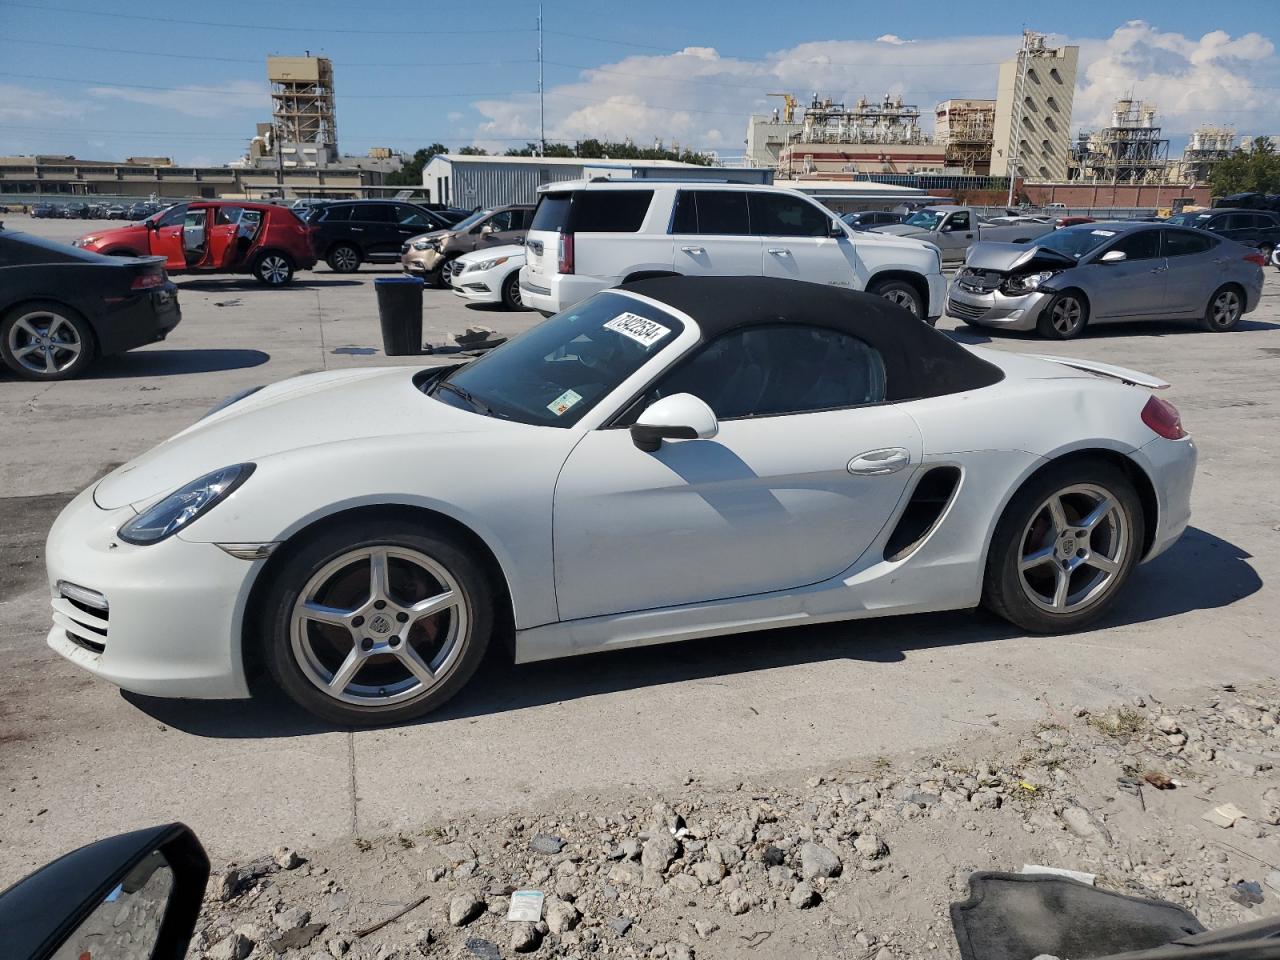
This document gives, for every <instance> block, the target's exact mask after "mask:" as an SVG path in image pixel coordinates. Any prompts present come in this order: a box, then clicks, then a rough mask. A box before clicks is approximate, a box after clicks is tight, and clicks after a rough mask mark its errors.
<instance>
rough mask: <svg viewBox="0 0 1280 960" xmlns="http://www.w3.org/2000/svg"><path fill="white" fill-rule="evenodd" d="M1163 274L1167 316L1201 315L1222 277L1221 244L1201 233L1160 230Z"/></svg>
mask: <svg viewBox="0 0 1280 960" xmlns="http://www.w3.org/2000/svg"><path fill="white" fill-rule="evenodd" d="M1160 232H1161V234H1162V235H1163V236H1162V238H1161V244H1162V247H1161V250H1162V252H1163V254H1164V257H1165V263H1166V264H1167V265H1168V267H1169V271H1168V273H1167V274H1165V277H1166V279H1165V310H1166V311H1167V313H1168V315H1169V316H1179V315H1182V316H1194V317H1198V316H1201V315H1202V314H1203V313H1204V311H1205V307H1206V306H1207V305H1208V303H1209V297H1210V296H1212V295H1213V292H1214V291H1215V290H1216V289H1218V285H1219V284H1220V283H1221V282H1222V280H1223V278H1224V277H1225V275H1226V269H1227V267H1226V259H1225V258H1224V257H1223V255H1222V253H1221V249H1220V248H1221V247H1222V243H1221V242H1220V241H1219V240H1217V239H1216V238H1215V237H1213V236H1211V235H1210V234H1209V233H1208V232H1206V231H1203V230H1178V229H1176V228H1173V227H1170V228H1167V229H1165V230H1161V231H1160Z"/></svg>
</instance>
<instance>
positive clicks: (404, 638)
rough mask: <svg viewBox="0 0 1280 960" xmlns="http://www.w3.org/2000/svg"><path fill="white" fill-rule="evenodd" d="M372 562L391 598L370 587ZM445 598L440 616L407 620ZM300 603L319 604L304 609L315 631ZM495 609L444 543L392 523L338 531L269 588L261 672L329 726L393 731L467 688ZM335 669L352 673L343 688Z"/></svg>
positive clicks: (306, 549) (292, 559)
mask: <svg viewBox="0 0 1280 960" xmlns="http://www.w3.org/2000/svg"><path fill="white" fill-rule="evenodd" d="M374 555H377V556H380V557H386V558H387V559H386V561H385V569H386V570H388V571H389V574H388V576H387V577H386V578H385V579H383V580H380V581H379V582H387V581H389V582H390V589H389V590H385V589H383V590H379V588H378V587H376V586H374V585H373V584H374V573H373V570H374V563H373V560H372V559H371V557H372V556H374ZM446 593H448V594H451V595H452V596H453V598H454V603H453V604H451V605H450V606H447V607H445V608H443V609H441V610H440V611H439V612H436V613H431V614H427V615H425V616H423V615H419V616H418V617H417V618H414V617H413V616H412V615H411V613H410V610H411V608H412V606H413V605H414V604H417V605H419V606H421V602H422V601H425V600H427V599H431V598H439V597H441V596H444V595H445V594H446ZM308 602H310V603H311V604H323V606H320V607H313V609H319V610H320V611H322V612H323V613H324V614H325V616H326V620H325V621H321V620H317V619H314V618H311V617H309V616H307V615H306V614H305V613H304V612H303V611H304V608H305V607H306V605H307V603H308ZM379 603H382V604H384V605H383V606H381V607H379V606H378V604H379ZM493 607H494V590H493V587H492V585H491V584H490V583H489V580H488V577H487V576H486V575H485V573H484V570H483V567H482V566H481V565H480V564H479V563H478V562H477V561H476V560H475V559H473V558H472V556H471V555H470V554H469V553H468V551H467V549H466V548H465V547H464V546H463V545H462V544H461V543H460V542H459V541H457V540H456V539H454V538H453V537H451V536H449V535H447V534H445V533H443V532H441V531H439V530H436V529H433V528H432V527H430V526H428V525H422V524H413V523H405V522H400V521H396V520H394V519H390V518H386V519H379V520H373V521H368V520H366V521H360V522H355V521H353V522H349V523H342V524H338V525H335V526H333V527H330V528H328V529H326V530H323V531H322V532H321V533H319V534H318V535H317V536H315V537H313V538H311V539H308V540H307V541H305V542H304V543H303V544H302V545H300V546H299V547H298V549H296V550H295V551H294V552H293V553H292V554H290V555H289V556H288V557H287V558H286V559H285V561H284V563H283V565H282V566H281V567H280V568H279V570H278V572H277V574H276V576H275V577H274V578H273V580H272V582H271V585H270V587H269V588H268V591H267V595H266V598H265V602H264V605H263V607H262V610H263V612H264V613H263V616H264V622H263V630H262V637H263V642H264V643H265V644H266V650H265V660H266V663H267V668H268V670H269V672H270V674H271V677H272V679H273V680H274V681H275V683H276V685H277V686H278V687H279V688H280V689H281V690H282V691H283V692H284V693H285V695H286V696H288V697H289V698H290V699H291V700H293V701H294V702H295V703H296V704H298V705H299V706H301V707H302V708H303V709H305V710H308V711H310V712H311V713H313V714H315V715H316V716H318V717H320V718H321V719H323V720H327V721H329V722H330V723H335V724H342V725H344V726H374V725H379V724H389V723H401V722H403V721H406V720H412V719H415V718H417V717H421V716H423V715H424V714H427V713H430V712H431V711H432V710H435V709H437V708H439V707H440V706H442V705H443V704H444V703H446V702H447V701H448V700H450V699H451V698H452V697H453V696H454V695H455V694H456V693H457V692H458V691H459V690H460V689H462V687H463V686H464V685H465V684H466V682H467V681H468V680H469V679H470V678H471V675H472V674H473V673H474V672H475V670H476V667H477V666H479V664H480V661H481V660H482V659H483V657H484V654H485V650H486V649H487V648H488V645H489V638H490V635H491V634H492V632H493ZM384 611H385V612H384ZM339 614H341V616H339ZM404 618H408V619H404ZM370 645H371V646H370ZM412 657H416V658H417V664H418V671H419V672H417V673H415V672H413V671H412V670H411V668H410V667H409V666H408V663H409V661H410V659H411V658H412ZM423 664H426V666H425V667H424V666H423ZM344 665H345V666H347V667H348V668H349V669H350V668H353V669H354V671H355V672H354V673H351V674H350V675H349V676H347V677H346V678H343V677H341V676H340V675H339V671H340V669H342V667H343V666H344ZM424 671H425V672H424ZM433 674H434V676H433ZM428 680H429V682H428ZM339 681H344V682H343V685H342V688H341V690H340V691H339V692H338V693H334V692H332V689H331V688H332V685H333V684H334V683H336V682H339Z"/></svg>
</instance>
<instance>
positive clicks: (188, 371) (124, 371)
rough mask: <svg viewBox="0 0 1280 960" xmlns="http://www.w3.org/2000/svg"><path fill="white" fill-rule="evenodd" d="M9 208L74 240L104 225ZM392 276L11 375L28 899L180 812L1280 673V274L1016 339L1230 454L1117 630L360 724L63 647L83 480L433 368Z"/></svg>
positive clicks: (861, 643)
mask: <svg viewBox="0 0 1280 960" xmlns="http://www.w3.org/2000/svg"><path fill="white" fill-rule="evenodd" d="M5 219H6V222H7V226H8V227H9V228H10V229H28V228H30V229H31V230H32V231H33V232H36V233H39V234H42V235H45V236H50V237H54V238H57V239H70V238H71V237H74V236H77V235H79V234H81V233H83V232H85V231H87V230H88V229H89V228H90V226H91V224H88V223H85V222H83V221H81V222H68V221H34V222H31V221H26V220H25V219H24V218H21V217H14V216H6V217H5ZM388 269H389V268H381V269H369V268H365V269H362V270H361V271H360V272H359V273H357V274H352V275H337V274H333V273H330V272H328V271H327V269H325V268H321V269H320V270H317V271H316V272H313V273H304V274H301V275H300V278H299V281H298V282H297V283H295V284H294V285H293V286H292V287H290V288H288V289H285V290H268V289H266V288H264V287H262V286H260V285H259V284H258V283H256V282H255V281H253V280H252V279H248V278H246V279H244V280H225V279H179V280H178V283H179V286H180V289H181V293H180V299H181V304H182V308H183V316H184V319H183V322H182V324H181V325H180V326H179V327H178V328H177V330H176V331H175V332H174V334H173V335H172V337H171V338H170V340H169V341H168V342H166V343H163V344H157V345H155V346H152V347H148V348H145V349H142V350H138V351H136V352H134V353H131V354H128V355H125V356H123V357H119V358H115V359H111V360H108V361H104V362H103V363H101V364H100V365H99V366H97V367H96V368H95V369H94V370H93V371H92V372H91V373H90V374H89V376H88V377H87V378H86V379H83V380H80V381H75V382H69V383H60V384H46V385H40V384H28V383H23V382H19V381H16V380H13V379H5V376H6V375H4V374H0V449H3V451H4V456H3V458H0V549H2V550H3V552H4V558H5V564H4V567H3V571H2V572H0V784H3V785H5V786H6V787H7V788H8V789H7V791H6V792H5V793H4V794H3V800H2V802H0V885H3V884H4V883H6V882H8V881H10V880H12V879H14V878H15V877H17V876H19V875H21V874H23V873H25V872H26V871H27V870H28V869H30V868H31V867H32V866H34V865H35V864H37V863H40V862H43V861H44V860H47V859H49V858H50V857H52V856H54V855H56V854H58V853H60V852H62V851H64V850H66V849H68V848H70V847H72V846H74V845H76V844H79V843H82V842H86V841H88V840H90V839H94V838H96V837H99V836H102V835H105V834H108V833H113V832H117V831H120V830H124V829H128V828H130V827H134V826H138V825H142V824H147V823H154V822H159V821H163V820H174V819H182V820H185V821H186V822H188V823H190V824H191V825H192V826H194V827H195V828H196V829H197V831H198V832H199V834H200V836H201V838H202V839H203V840H204V841H205V842H206V844H207V845H208V846H209V848H210V850H211V853H212V855H213V856H214V858H215V859H218V858H227V857H232V856H235V855H238V854H253V853H256V852H260V851H261V850H263V849H264V848H265V849H269V848H270V847H271V846H273V845H274V844H275V843H277V842H280V841H287V842H291V843H296V842H300V841H303V840H306V839H307V838H308V835H311V836H313V837H314V838H315V839H316V840H317V841H326V840H333V839H339V838H341V837H344V836H349V835H353V834H354V835H370V834H374V833H377V832H380V831H382V830H384V829H386V828H389V827H390V828H394V827H396V826H402V825H408V824H419V823H422V822H424V821H432V820H438V819H440V818H444V817H447V816H449V815H450V814H452V813H456V812H460V811H463V810H472V809H498V808H508V807H512V806H521V805H523V804H526V803H534V802H537V801H539V800H542V799H545V798H547V797H549V796H550V795H558V794H565V793H567V794H570V795H572V794H584V793H596V794H610V793H613V792H617V791H624V790H628V789H632V788H637V789H647V788H650V787H652V788H659V787H663V786H668V785H670V784H673V783H678V782H680V781H682V780H683V779H684V778H685V777H686V776H688V775H691V774H692V775H696V776H698V777H700V778H702V779H703V780H705V781H707V782H708V783H724V782H731V781H733V780H734V779H735V778H737V777H739V776H742V775H752V776H767V775H769V774H771V773H789V772H793V771H796V770H799V769H802V768H807V767H816V766H831V765H835V764H839V763H842V762H844V761H846V760H849V759H853V758H857V757H869V756H875V755H880V754H894V753H902V752H908V751H912V750H918V749H926V748H937V747H939V746H940V745H943V744H946V743H949V742H953V741H957V740H961V739H965V738H981V737H984V736H986V735H987V731H988V730H989V726H988V724H989V721H990V720H991V719H997V720H1000V719H1003V720H1006V721H1018V720H1022V721H1029V720H1034V719H1036V718H1038V717H1039V716H1040V715H1041V707H1040V705H1039V704H1038V703H1037V702H1036V698H1037V697H1038V696H1039V695H1040V694H1041V693H1042V692H1044V691H1052V692H1053V696H1054V698H1055V699H1056V700H1060V701H1070V702H1078V703H1082V704H1085V705H1090V704H1099V703H1104V702H1108V701H1110V700H1114V699H1115V697H1116V696H1117V694H1124V695H1132V694H1134V693H1137V692H1141V693H1143V694H1145V695H1155V696H1157V697H1158V696H1160V695H1161V694H1162V692H1166V691H1170V690H1176V689H1179V688H1187V687H1191V686H1203V685H1205V684H1208V683H1213V682H1216V681H1228V680H1241V679H1244V678H1251V679H1258V678H1261V677H1270V676H1273V675H1274V674H1275V673H1276V670H1277V666H1276V665H1277V663H1280V655H1278V654H1277V644H1276V640H1275V633H1274V624H1275V623H1276V622H1277V620H1280V602H1278V601H1277V600H1276V595H1275V592H1274V591H1272V590H1267V589H1264V585H1265V584H1267V583H1268V581H1274V580H1275V579H1277V578H1280V494H1278V493H1277V484H1276V482H1275V481H1276V476H1277V471H1278V470H1280V430H1277V429H1276V426H1275V424H1276V417H1277V415H1278V414H1280V389H1278V388H1277V385H1276V384H1277V380H1280V274H1277V273H1276V272H1275V271H1269V273H1268V285H1267V289H1266V296H1265V298H1264V301H1263V305H1262V307H1261V308H1260V309H1259V310H1258V311H1257V312H1256V313H1254V314H1252V315H1250V316H1249V317H1247V318H1246V319H1245V321H1244V322H1243V323H1242V324H1241V326H1240V328H1239V329H1238V330H1237V331H1236V332H1233V333H1230V334H1221V335H1213V334H1205V333H1201V332H1199V331H1198V329H1196V328H1195V327H1193V326H1190V325H1183V324H1172V323H1169V324H1155V323H1153V324H1145V325H1141V326H1137V325H1131V326H1123V327H1106V328H1102V329H1100V330H1099V331H1096V332H1094V333H1092V334H1091V335H1088V336H1086V337H1085V338H1084V339H1083V340H1081V341H1079V342H1074V343H1070V344H1057V343H1046V342H1044V341H1040V340H1037V339H1034V338H1032V337H1029V336H1025V335H1007V336H997V337H995V338H992V339H991V340H990V345H991V346H993V347H995V348H996V349H1002V350H1015V351H1023V352H1035V353H1057V354H1063V355H1074V356H1082V357H1088V358H1093V359H1100V360H1105V361H1107V362H1111V363H1119V364H1123V365H1125V366H1132V367H1136V368H1138V369H1141V370H1146V371H1149V372H1151V373H1154V374H1157V375H1159V376H1161V377H1164V378H1165V379H1167V380H1169V381H1171V382H1172V383H1173V385H1174V386H1173V389H1172V390H1170V391H1169V392H1168V394H1167V396H1168V398H1169V399H1170V400H1172V401H1173V402H1174V403H1176V404H1177V405H1178V407H1179V409H1180V410H1181V411H1182V414H1183V418H1184V421H1185V422H1186V424H1187V426H1188V428H1189V429H1190V430H1191V432H1192V433H1193V435H1194V436H1195V437H1196V439H1197V441H1198V442H1199V444H1200V455H1201V461H1200V472H1199V478H1198V484H1197V488H1196V491H1195V496H1194V502H1193V506H1194V510H1195V517H1194V520H1193V529H1192V530H1190V531H1189V533H1188V534H1187V536H1186V537H1185V538H1184V539H1183V540H1182V541H1181V542H1180V543H1179V544H1178V545H1177V546H1176V547H1175V548H1174V549H1173V550H1171V551H1170V552H1169V553H1168V554H1166V555H1165V556H1163V557H1161V558H1160V559H1158V560H1157V561H1155V562H1153V563H1151V564H1149V565H1147V566H1145V567H1143V568H1141V569H1140V570H1139V571H1138V573H1137V575H1136V576H1135V578H1134V580H1133V581H1132V583H1131V585H1130V587H1129V590H1128V592H1127V595H1126V596H1125V598H1124V599H1123V601H1122V602H1121V604H1120V605H1119V607H1118V608H1117V610H1116V612H1115V614H1114V615H1113V616H1112V617H1111V618H1110V619H1109V620H1108V621H1107V622H1106V623H1105V624H1104V625H1103V626H1101V627H1100V628H1098V629H1096V630H1092V631H1089V632H1087V633H1083V634H1079V635H1076V636H1073V637H1069V638H1061V637H1059V638H1041V637H1035V638H1028V637H1023V636H1020V635H1018V634H1017V633H1016V632H1015V631H1014V630H1013V629H1012V628H1010V627H1008V626H1007V625H1005V624H1003V623H1000V622H997V621H995V620H993V619H991V618H988V617H986V616H983V615H980V614H976V613H975V614H949V615H937V616H917V617H903V618H897V619H887V620H881V621H874V622H866V621H864V622H860V623H855V624H849V625H832V626H825V627H816V628H810V629H803V630H801V629H793V630H785V631H777V632H772V633H763V634H753V635H750V636H743V637H726V638H721V639H717V640H710V641H704V642H697V643H688V644H682V645H676V646H666V647H649V648H643V649H639V650H633V651H625V652H620V653H614V654H607V655H601V656H597V657H592V658H582V659H578V660H575V661H567V662H560V663H544V664H535V665H530V666H524V667H519V668H510V667H504V666H503V665H501V664H499V663H496V662H495V663H492V664H490V665H487V666H486V667H484V668H483V669H482V671H481V673H480V675H478V677H477V679H476V680H475V681H473V682H472V684H471V686H470V688H469V689H468V690H466V691H464V693H463V694H461V695H460V696H459V697H458V698H457V699H456V700H454V701H453V702H452V703H450V704H449V706H448V707H447V708H446V709H445V711H444V712H443V713H442V714H438V715H435V716H433V717H431V718H429V719H427V720H425V721H423V722H420V723H417V724H413V725H410V726H407V727H402V728H397V729H390V730H375V731H364V732H359V733H354V734H352V733H347V732H342V731H331V730H325V729H322V728H320V727H319V726H318V725H317V724H315V723H314V722H313V721H311V720H309V719H307V718H306V717H304V716H302V715H300V714H298V713H296V712H294V711H292V710H290V709H286V708H284V707H281V706H277V705H274V704H265V703H264V704H258V703H255V704H244V703H218V702H188V703H175V702H163V701H153V700H147V699H145V698H140V697H133V696H127V695H122V694H120V693H119V691H117V690H116V689H115V688H113V687H111V686H109V685H107V684H105V683H99V682H96V681H94V680H92V679H91V678H90V677H88V675H86V674H83V673H82V672H80V671H79V670H77V669H75V668H74V667H72V666H71V665H69V664H67V663H65V662H64V661H63V660H62V659H61V658H60V657H57V656H56V655H54V654H53V653H52V652H51V651H49V650H48V649H47V648H46V647H45V645H44V636H45V633H46V631H47V629H48V621H49V607H48V595H47V589H46V587H45V584H44V582H43V558H42V546H43V540H44V536H45V533H46V532H47V530H48V527H49V525H50V523H51V522H52V520H53V518H54V517H55V516H56V514H57V512H58V510H60V509H61V507H62V505H63V504H64V503H65V502H66V501H67V500H68V499H70V497H71V496H73V495H74V494H75V493H76V492H78V491H79V490H81V489H82V488H83V487H85V486H86V485H88V484H89V483H90V482H92V481H93V480H94V479H95V478H96V477H98V476H100V475H102V474H103V473H104V472H106V471H107V470H109V469H110V468H111V467H112V466H113V465H115V464H117V463H120V462H122V461H124V460H127V459H129V458H130V457H132V456H135V455H136V454H138V453H140V452H142V451H144V450H146V449H147V448H148V447H150V446H152V445H153V444H155V443H156V442H157V441H159V440H161V439H163V438H164V437H166V436H168V435H170V434H172V433H174V432H176V431H177V430H179V429H181V428H183V427H185V426H187V425H188V424H189V423H191V422H192V421H193V420H195V419H196V418H197V417H199V416H200V415H201V414H202V413H203V412H204V411H205V410H206V409H207V408H208V407H210V406H212V405H213V404H214V403H216V402H217V401H218V400H219V399H220V398H221V397H223V396H225V395H227V394H229V393H232V392H234V391H237V390H239V389H242V388H244V387H248V386H252V385H255V384H259V383H265V382H271V381H275V380H279V379H282V378H284V377H289V376H294V375H297V374H300V373H304V372H308V371H313V370H322V369H331V368H335V367H344V366H366V365H380V364H386V363H388V362H392V363H401V364H411V365H416V364H422V363H425V362H431V358H420V357H413V358H398V359H396V358H393V359H391V360H388V358H386V357H384V356H382V354H381V349H380V346H379V344H380V338H379V333H378V324H377V316H376V308H375V300H374V293H373V287H372V281H373V279H374V277H376V276H378V275H379V274H382V273H385V272H386V271H387V270H388ZM536 319H538V318H537V315H536V314H532V313H517V314H512V313H506V312H502V311H499V310H492V309H477V308H468V307H467V306H465V305H464V304H462V303H461V302H459V301H457V300H456V299H455V298H454V297H453V296H452V295H451V294H448V293H445V292H441V291H428V292H427V302H426V314H425V329H426V336H427V339H428V341H429V342H436V343H441V342H445V341H446V340H447V339H448V338H449V337H451V335H452V334H456V333H460V332H461V331H462V330H464V329H465V328H466V327H467V326H469V325H476V324H480V325H484V326H487V327H491V328H493V329H496V330H498V331H500V332H502V333H508V334H510V333H515V332H518V331H520V330H523V329H526V328H527V327H528V326H529V325H531V324H532V323H533V322H534V321H535V320H536ZM941 326H942V327H943V328H944V329H947V330H951V331H954V334H955V336H957V338H959V339H961V340H963V341H964V342H987V341H988V338H987V337H985V336H983V335H981V334H976V333H974V332H973V331H969V330H967V329H965V328H961V329H960V330H956V329H955V328H956V326H957V324H956V323H955V322H954V321H951V320H944V321H943V322H942V324H941ZM1066 415H1069V413H1067V414H1066ZM512 469H519V465H518V464H513V465H512Z"/></svg>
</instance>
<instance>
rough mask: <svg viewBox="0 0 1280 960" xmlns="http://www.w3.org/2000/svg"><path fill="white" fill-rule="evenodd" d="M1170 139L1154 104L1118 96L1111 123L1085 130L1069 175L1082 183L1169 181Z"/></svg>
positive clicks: (1075, 151) (1080, 138)
mask: <svg viewBox="0 0 1280 960" xmlns="http://www.w3.org/2000/svg"><path fill="white" fill-rule="evenodd" d="M1173 172H1174V171H1173V169H1172V168H1171V166H1170V164H1169V141H1168V139H1167V138H1166V137H1164V136H1162V134H1161V130H1160V126H1159V124H1157V123H1156V108H1155V105H1154V104H1150V103H1145V102H1143V101H1142V100H1129V99H1125V100H1117V101H1116V103H1115V107H1114V108H1113V109H1112V111H1111V125H1110V126H1107V127H1103V128H1102V129H1100V130H1094V131H1081V133H1080V134H1079V137H1078V139H1077V140H1076V145H1075V147H1074V149H1073V150H1072V154H1071V160H1070V164H1069V175H1068V176H1069V179H1071V180H1078V181H1080V182H1082V183H1094V182H1097V183H1113V184H1143V183H1169V182H1171V180H1172V179H1173V177H1171V174H1172V173H1173Z"/></svg>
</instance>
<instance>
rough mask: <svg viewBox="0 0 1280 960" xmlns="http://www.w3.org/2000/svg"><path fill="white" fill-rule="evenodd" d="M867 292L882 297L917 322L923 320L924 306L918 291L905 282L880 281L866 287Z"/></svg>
mask: <svg viewBox="0 0 1280 960" xmlns="http://www.w3.org/2000/svg"><path fill="white" fill-rule="evenodd" d="M867 292H868V293H874V294H875V295H876V296H878V297H884V298H885V299H886V300H888V301H889V302H890V303H892V304H895V305H897V306H899V307H902V308H903V309H904V310H907V311H908V312H910V313H911V314H912V316H914V317H915V318H916V319H917V320H923V319H924V318H925V317H924V304H923V303H922V302H921V298H920V293H919V291H917V290H916V288H915V287H913V286H912V285H911V284H909V283H907V282H906V281H905V280H881V281H878V282H876V283H872V284H871V286H869V287H867Z"/></svg>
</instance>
